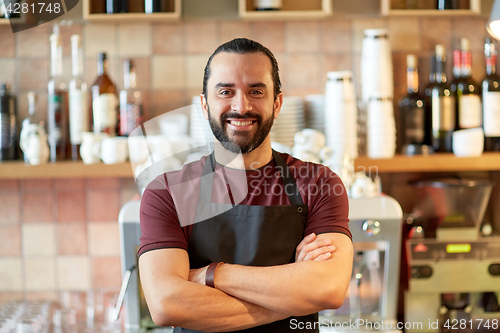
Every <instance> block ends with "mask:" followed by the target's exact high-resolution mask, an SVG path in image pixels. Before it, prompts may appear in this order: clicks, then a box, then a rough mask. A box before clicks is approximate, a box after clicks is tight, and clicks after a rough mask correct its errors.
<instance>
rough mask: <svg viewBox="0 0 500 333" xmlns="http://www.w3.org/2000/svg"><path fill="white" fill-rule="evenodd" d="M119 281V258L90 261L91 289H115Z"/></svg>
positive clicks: (119, 283)
mask: <svg viewBox="0 0 500 333" xmlns="http://www.w3.org/2000/svg"><path fill="white" fill-rule="evenodd" d="M121 280H122V279H121V268H120V257H104V258H93V259H92V287H93V288H113V287H114V288H116V287H119V286H120V285H121Z"/></svg>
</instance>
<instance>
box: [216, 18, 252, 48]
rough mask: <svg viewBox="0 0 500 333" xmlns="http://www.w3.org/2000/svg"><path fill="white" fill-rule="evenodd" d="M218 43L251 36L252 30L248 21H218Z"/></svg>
mask: <svg viewBox="0 0 500 333" xmlns="http://www.w3.org/2000/svg"><path fill="white" fill-rule="evenodd" d="M219 30H220V44H222V43H225V42H229V41H230V40H233V39H235V38H250V39H251V36H252V30H251V26H250V23H248V22H240V21H232V22H220V23H219Z"/></svg>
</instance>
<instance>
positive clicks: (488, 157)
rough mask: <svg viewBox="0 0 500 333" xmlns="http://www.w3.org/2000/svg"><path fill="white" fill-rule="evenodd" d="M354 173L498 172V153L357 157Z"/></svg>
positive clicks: (499, 157)
mask: <svg viewBox="0 0 500 333" xmlns="http://www.w3.org/2000/svg"><path fill="white" fill-rule="evenodd" d="M354 168H355V170H356V171H366V172H367V173H372V174H373V173H374V172H378V173H402V172H450V171H451V172H453V171H497V170H500V153H483V155H482V156H479V157H456V156H455V155H453V154H442V153H441V154H433V155H418V156H404V155H396V156H395V157H394V158H389V159H370V158H368V157H358V158H357V159H356V160H355V162H354Z"/></svg>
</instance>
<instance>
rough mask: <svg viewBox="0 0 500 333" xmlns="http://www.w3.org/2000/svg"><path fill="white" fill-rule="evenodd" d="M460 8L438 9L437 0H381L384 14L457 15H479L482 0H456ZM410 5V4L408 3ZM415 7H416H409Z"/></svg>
mask: <svg viewBox="0 0 500 333" xmlns="http://www.w3.org/2000/svg"><path fill="white" fill-rule="evenodd" d="M456 2H457V4H458V9H448V10H438V9H437V8H436V3H437V1H436V0H381V2H380V4H381V13H382V15H383V16H457V15H479V14H480V13H481V0H456ZM407 4H408V5H410V6H408V5H407ZM408 7H410V8H415V9H407V8H408Z"/></svg>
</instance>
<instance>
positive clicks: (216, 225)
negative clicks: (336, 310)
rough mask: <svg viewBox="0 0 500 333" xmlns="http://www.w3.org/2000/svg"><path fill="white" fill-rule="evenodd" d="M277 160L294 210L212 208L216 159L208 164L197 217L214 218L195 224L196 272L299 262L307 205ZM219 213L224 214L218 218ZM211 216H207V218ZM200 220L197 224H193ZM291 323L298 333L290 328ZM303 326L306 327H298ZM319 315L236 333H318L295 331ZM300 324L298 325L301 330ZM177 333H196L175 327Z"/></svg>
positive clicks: (192, 240) (276, 158) (192, 244)
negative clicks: (297, 255) (220, 265)
mask: <svg viewBox="0 0 500 333" xmlns="http://www.w3.org/2000/svg"><path fill="white" fill-rule="evenodd" d="M273 158H274V161H275V163H276V165H277V166H278V169H279V170H282V171H281V179H282V182H283V185H284V189H286V192H287V195H288V199H289V201H290V205H282V206H246V205H229V207H228V204H217V203H211V195H212V181H213V173H214V170H215V168H214V164H215V161H214V154H213V153H212V155H211V156H210V158H209V159H207V162H206V163H205V166H204V169H203V176H205V177H202V178H201V188H200V199H199V202H198V205H197V208H196V209H197V213H196V214H197V217H198V216H203V214H208V213H209V214H210V215H208V216H214V217H212V218H209V219H206V220H203V221H202V222H198V223H195V224H194V225H193V229H192V231H191V237H190V241H189V250H188V253H189V262H190V267H191V268H192V269H195V268H201V267H204V266H206V265H208V264H210V263H212V262H219V261H222V262H225V263H231V264H239V265H245V266H275V265H283V264H288V263H292V262H294V261H295V249H296V247H297V245H298V244H299V243H300V242H301V240H302V239H303V238H304V227H305V222H306V218H307V206H306V205H304V202H303V201H302V197H301V196H300V193H299V191H298V188H297V185H296V183H295V180H294V179H293V177H292V176H290V172H289V169H288V167H287V165H286V164H285V162H284V161H283V159H282V158H281V156H280V155H279V154H278V153H277V152H275V151H274V150H273ZM217 211H220V212H221V213H220V214H217ZM205 216H207V215H205ZM195 220H198V219H195ZM292 319H295V320H294V321H293V326H292V327H294V328H295V329H292V328H291V324H290V321H291V320H292ZM301 322H303V323H304V324H303V325H300V323H301ZM316 322H318V314H317V313H313V314H310V315H307V316H302V317H289V318H286V319H284V320H280V321H276V322H273V323H270V324H267V325H262V326H258V327H254V328H250V329H246V330H241V331H238V332H248V333H250V332H252V333H254V332H255V333H257V332H258V333H286V332H311V333H314V332H319V330H318V329H310V330H307V329H303V330H298V329H297V327H308V326H309V327H310V326H312V327H317V324H316V325H315V324H314V323H316ZM299 325H300V326H299ZM174 332H175V333H181V332H182V333H192V332H198V331H193V330H189V329H184V328H180V327H177V328H176V329H175V330H174Z"/></svg>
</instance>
